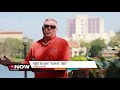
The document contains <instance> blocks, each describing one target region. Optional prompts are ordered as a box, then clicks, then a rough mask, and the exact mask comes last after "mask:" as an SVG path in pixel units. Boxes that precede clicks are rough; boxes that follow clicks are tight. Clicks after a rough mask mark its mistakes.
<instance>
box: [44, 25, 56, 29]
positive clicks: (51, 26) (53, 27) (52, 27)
mask: <svg viewBox="0 0 120 90" xmlns="http://www.w3.org/2000/svg"><path fill="white" fill-rule="evenodd" d="M44 27H45V28H49V27H50V28H51V29H55V28H56V26H54V25H44Z"/></svg>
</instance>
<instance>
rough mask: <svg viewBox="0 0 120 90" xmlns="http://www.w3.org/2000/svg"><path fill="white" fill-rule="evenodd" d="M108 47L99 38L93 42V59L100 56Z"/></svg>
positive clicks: (91, 51)
mask: <svg viewBox="0 0 120 90" xmlns="http://www.w3.org/2000/svg"><path fill="white" fill-rule="evenodd" d="M106 47H107V45H106V44H105V41H104V40H101V39H99V38H98V39H96V40H93V41H92V42H91V48H90V51H89V53H91V57H95V56H99V55H100V53H101V51H102V50H103V49H104V48H106Z"/></svg>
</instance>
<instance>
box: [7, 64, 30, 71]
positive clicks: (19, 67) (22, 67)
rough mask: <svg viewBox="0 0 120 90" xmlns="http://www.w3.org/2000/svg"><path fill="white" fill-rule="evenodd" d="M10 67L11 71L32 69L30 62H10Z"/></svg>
mask: <svg viewBox="0 0 120 90" xmlns="http://www.w3.org/2000/svg"><path fill="white" fill-rule="evenodd" d="M8 68H9V70H10V71H31V65H30V64H9V65H8Z"/></svg>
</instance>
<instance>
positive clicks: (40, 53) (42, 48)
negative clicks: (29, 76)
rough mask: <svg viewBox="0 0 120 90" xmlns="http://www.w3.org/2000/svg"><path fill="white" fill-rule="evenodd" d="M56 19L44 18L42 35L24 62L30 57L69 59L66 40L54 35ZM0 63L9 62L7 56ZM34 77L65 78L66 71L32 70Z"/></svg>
mask: <svg viewBox="0 0 120 90" xmlns="http://www.w3.org/2000/svg"><path fill="white" fill-rule="evenodd" d="M57 29H58V28H57V21H56V20H54V19H46V20H45V21H44V24H43V27H42V32H43V35H44V37H43V38H42V39H40V40H38V41H37V42H35V43H34V44H33V45H32V47H31V49H30V51H29V53H28V55H27V57H26V59H25V60H24V62H22V63H24V64H27V63H29V61H31V59H32V58H34V59H35V60H38V61H68V60H70V48H69V45H68V43H67V41H66V40H64V39H62V38H59V37H56V31H57ZM5 59H6V60H5V61H2V62H0V63H1V64H4V65H6V64H11V63H15V62H11V61H10V60H9V59H8V58H7V57H5ZM34 73H35V78H67V71H65V70H63V71H62V70H58V71H57V70H48V71H47V70H41V72H34Z"/></svg>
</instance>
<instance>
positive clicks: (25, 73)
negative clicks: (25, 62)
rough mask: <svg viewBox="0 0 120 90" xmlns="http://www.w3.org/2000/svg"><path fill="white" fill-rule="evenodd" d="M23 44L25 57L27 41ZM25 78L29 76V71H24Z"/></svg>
mask: <svg viewBox="0 0 120 90" xmlns="http://www.w3.org/2000/svg"><path fill="white" fill-rule="evenodd" d="M23 45H24V59H25V58H26V53H27V52H26V46H27V45H26V44H25V43H23ZM24 78H27V71H24Z"/></svg>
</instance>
